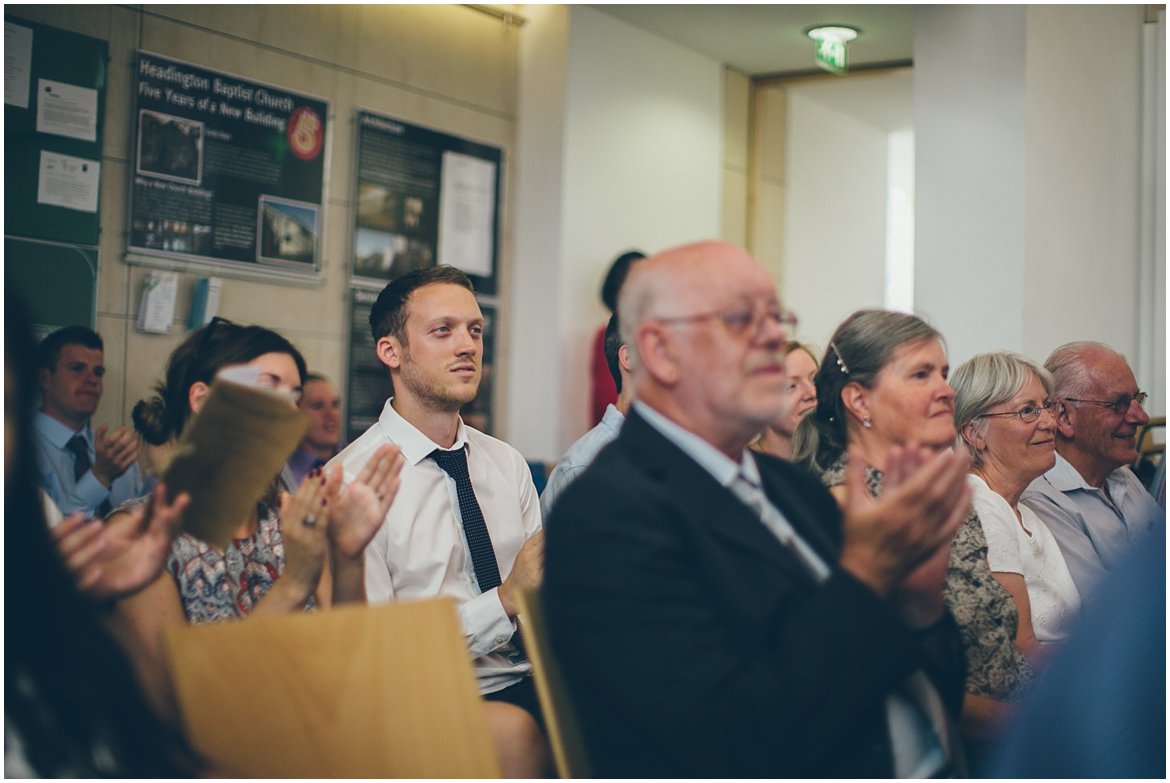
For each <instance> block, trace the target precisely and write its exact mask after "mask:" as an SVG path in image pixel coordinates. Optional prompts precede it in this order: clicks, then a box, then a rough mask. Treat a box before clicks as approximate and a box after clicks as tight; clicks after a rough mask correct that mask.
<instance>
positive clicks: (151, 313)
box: [138, 272, 179, 334]
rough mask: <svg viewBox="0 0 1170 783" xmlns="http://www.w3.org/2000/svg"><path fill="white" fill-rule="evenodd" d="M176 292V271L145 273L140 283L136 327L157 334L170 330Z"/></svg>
mask: <svg viewBox="0 0 1170 783" xmlns="http://www.w3.org/2000/svg"><path fill="white" fill-rule="evenodd" d="M178 293H179V274H178V273H177V272H151V273H150V274H149V275H147V277H146V280H145V281H144V282H143V283H142V301H141V303H139V305H138V328H139V329H141V330H142V331H144V332H155V333H157V334H167V333H168V332H170V331H171V324H172V323H173V322H174V320H175V299H176V298H177V296H178Z"/></svg>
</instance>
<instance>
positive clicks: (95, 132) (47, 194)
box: [4, 15, 109, 328]
mask: <svg viewBox="0 0 1170 783" xmlns="http://www.w3.org/2000/svg"><path fill="white" fill-rule="evenodd" d="M4 58H5V66H4V164H5V165H4V231H5V236H4V251H5V252H4V256H5V264H4V282H5V285H9V286H12V287H13V289H14V290H16V291H18V292H19V293H20V296H21V298H22V299H23V300H24V301H25V304H26V305H27V306H28V309H29V314H30V317H31V318H32V319H33V321H34V323H35V324H37V325H38V326H40V327H44V328H52V327H57V326H64V325H69V324H82V325H85V326H91V327H92V326H93V325H94V315H95V307H94V302H95V297H96V290H97V260H98V253H97V246H98V234H99V219H100V215H99V209H98V194H99V191H100V183H101V168H102V165H101V157H102V154H101V153H102V132H103V129H104V117H105V106H106V79H107V65H108V60H109V47H108V45H107V43H106V42H105V41H101V40H99V39H97V38H91V37H89V36H87V35H81V34H79V33H73V32H69V31H66V30H60V29H58V28H55V27H51V26H49V25H44V24H38V23H36V22H29V21H25V20H23V19H18V18H15V17H12V16H8V15H5V17H4Z"/></svg>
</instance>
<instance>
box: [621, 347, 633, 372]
mask: <svg viewBox="0 0 1170 783" xmlns="http://www.w3.org/2000/svg"><path fill="white" fill-rule="evenodd" d="M618 367H620V368H621V369H622V370H623V371H625V372H627V373H628V372H630V346H628V345H626V344H625V343H622V345H621V347H620V348H618Z"/></svg>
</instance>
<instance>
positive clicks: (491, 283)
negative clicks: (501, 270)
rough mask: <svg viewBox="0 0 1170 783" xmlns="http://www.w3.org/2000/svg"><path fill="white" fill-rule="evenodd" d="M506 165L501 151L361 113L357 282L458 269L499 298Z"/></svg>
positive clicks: (355, 246)
mask: <svg viewBox="0 0 1170 783" xmlns="http://www.w3.org/2000/svg"><path fill="white" fill-rule="evenodd" d="M500 160H501V152H500V150H499V148H497V147H489V146H486V145H484V144H479V143H477V142H473V141H470V140H468V139H462V138H459V137H457V136H451V135H448V134H445V133H440V132H439V131H435V130H431V129H429V128H422V127H419V126H417V125H411V124H409V123H405V122H402V121H401V120H396V119H393V118H390V117H385V116H382V115H379V114H375V113H373V112H369V111H359V112H358V118H357V173H356V175H355V177H354V180H355V188H356V192H355V194H354V200H355V202H356V204H357V209H356V210H355V213H356V225H355V226H354V236H353V276H354V278H355V279H356V280H357V281H359V282H362V283H365V284H368V285H375V284H377V283H379V282H382V283H384V282H386V281H388V280H393V279H394V278H396V277H398V276H399V275H401V274H403V273H405V272H409V271H410V270H412V269H419V268H422V267H428V266H434V265H435V264H451V265H452V266H456V267H458V268H460V269H462V270H463V271H464V272H466V273H467V274H468V276H469V277H471V279H472V282H473V283H475V288H476V290H477V291H479V292H480V293H484V294H488V295H494V294H495V293H496V246H497V244H498V241H499V209H498V200H499V188H500V177H499V171H500Z"/></svg>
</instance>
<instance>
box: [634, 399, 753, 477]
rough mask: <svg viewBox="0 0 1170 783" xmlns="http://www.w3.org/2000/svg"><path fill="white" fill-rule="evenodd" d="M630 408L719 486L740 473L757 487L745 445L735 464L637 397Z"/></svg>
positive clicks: (751, 462)
mask: <svg viewBox="0 0 1170 783" xmlns="http://www.w3.org/2000/svg"><path fill="white" fill-rule="evenodd" d="M634 409H635V410H637V411H638V415H639V416H641V417H642V418H644V419H645V420H646V423H647V424H649V425H650V426H651V427H653V428H654V429H656V430H657V431H658V432H659V433H661V434H662V436H663V437H664V438H666V439H667V440H669V441H670V442H671V443H673V444H674V445H676V446H678V447H679V448H680V449H682V450H683V452H684V453H685V454H686V455H687V456H688V457H690V458H691V459H693V460H694V461H695V462H697V463H699V465H700V466H702V468H703V469H704V470H706V471H707V472H708V473H710V474H711V475H712V477H714V479H715V480H716V481H718V482H719V484H720V486H724V487H730V486H731V483H732V482H733V481H735V477H736V476H737V475H738V474H740V473H742V474H743V475H744V478H746V479H747V480H748V482H749V483H751V484H752V485H753V486H756V487H758V486H760V471H759V468H757V467H756V462H755V460H753V459H752V456H751V450H750V449H746V448H745V449H744V450H743V455H742V456H741V457H740V459H739V463H736V462H734V461H732V460H731V459H730V458H729V457H728V456H727V455H726V454H724V453H723V452H722V451H720V450H719V449H717V448H715V447H714V446H712V445H711V444H710V443H708V442H707V441H705V440H703V439H702V438H700V437H699V436H698V435H696V434H694V433H693V432H691V431H689V430H687V429H684V428H683V427H681V426H679V425H678V424H676V423H675V422H673V421H671V420H670V419H668V418H666V417H665V416H663V415H662V414H661V413H659V412H658V411H656V410H654V409H653V408H651V407H650V406H649V405H646V404H645V403H643V402H641V401H640V400H634Z"/></svg>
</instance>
